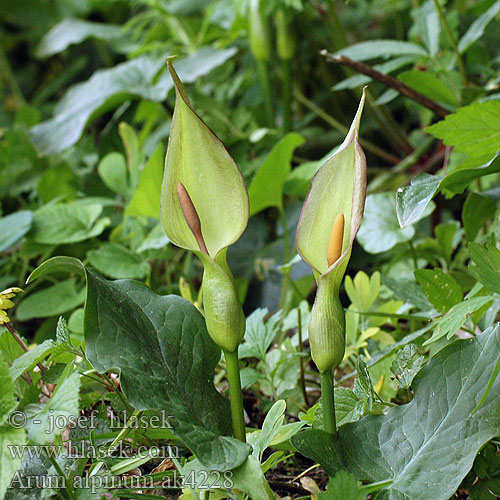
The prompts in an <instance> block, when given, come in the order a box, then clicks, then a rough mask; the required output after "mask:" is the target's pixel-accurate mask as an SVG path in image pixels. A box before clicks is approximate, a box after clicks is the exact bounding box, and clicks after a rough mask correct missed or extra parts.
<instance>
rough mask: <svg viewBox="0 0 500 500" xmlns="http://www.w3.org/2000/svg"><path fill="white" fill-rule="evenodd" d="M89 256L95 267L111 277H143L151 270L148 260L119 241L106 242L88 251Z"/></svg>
mask: <svg viewBox="0 0 500 500" xmlns="http://www.w3.org/2000/svg"><path fill="white" fill-rule="evenodd" d="M87 258H88V260H89V262H90V264H91V265H92V266H93V267H95V268H96V269H97V270H98V271H99V272H100V273H102V274H104V275H105V276H109V277H110V278H115V279H122V278H135V279H142V278H145V277H146V276H147V275H148V274H149V272H150V267H149V264H148V263H147V262H145V261H144V260H143V259H141V258H140V257H139V256H138V255H136V254H134V253H133V252H131V251H130V250H129V249H128V248H126V247H124V246H123V245H119V244H118V243H104V244H103V245H101V246H100V247H99V248H97V249H95V250H90V251H89V252H87Z"/></svg>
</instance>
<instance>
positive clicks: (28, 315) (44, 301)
mask: <svg viewBox="0 0 500 500" xmlns="http://www.w3.org/2000/svg"><path fill="white" fill-rule="evenodd" d="M84 301H85V288H77V282H76V279H75V278H70V279H68V280H65V281H61V282H60V283H57V284H55V285H52V286H49V287H47V288H44V289H43V290H40V291H38V292H34V293H30V294H29V295H28V296H27V297H26V298H25V299H24V300H22V301H21V302H20V303H19V305H18V306H17V310H16V316H17V319H18V320H19V321H27V320H28V319H32V318H50V317H51V316H60V315H61V314H64V313H66V312H68V311H71V310H73V309H74V308H75V307H78V306H80V305H82V304H83V302H84Z"/></svg>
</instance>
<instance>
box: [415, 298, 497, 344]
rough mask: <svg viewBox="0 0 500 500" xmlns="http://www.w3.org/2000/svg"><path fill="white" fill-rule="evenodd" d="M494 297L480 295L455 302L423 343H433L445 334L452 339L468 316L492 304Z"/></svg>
mask: <svg viewBox="0 0 500 500" xmlns="http://www.w3.org/2000/svg"><path fill="white" fill-rule="evenodd" d="M494 299H495V297H493V296H479V297H472V298H470V299H467V300H464V301H463V302H460V303H458V304H455V305H454V306H453V307H452V308H451V309H450V310H449V311H448V312H447V313H446V314H445V315H444V316H443V317H442V318H441V319H440V320H439V321H438V323H437V326H436V329H435V331H434V334H433V335H432V337H431V338H430V339H428V340H426V341H425V342H424V344H423V345H428V344H431V343H432V342H435V341H436V340H439V339H440V338H442V337H444V336H446V337H447V338H448V339H450V338H451V337H453V335H455V333H456V332H457V331H458V329H459V328H461V327H462V325H463V324H464V323H465V321H466V319H467V317H468V316H470V315H471V314H472V313H474V312H476V311H478V310H479V309H481V307H484V306H486V304H490V303H491V302H492V301H493V300H494Z"/></svg>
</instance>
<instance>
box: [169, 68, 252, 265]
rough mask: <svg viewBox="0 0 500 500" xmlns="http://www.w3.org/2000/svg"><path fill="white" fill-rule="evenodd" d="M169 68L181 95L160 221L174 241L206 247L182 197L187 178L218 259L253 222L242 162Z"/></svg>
mask: <svg viewBox="0 0 500 500" xmlns="http://www.w3.org/2000/svg"><path fill="white" fill-rule="evenodd" d="M169 70H170V71H171V73H172V78H173V79H174V80H175V88H176V100H175V109H174V115H173V117H172V125H171V128H170V136H169V138H168V147H167V156H166V158H165V170H164V174H163V182H162V185H161V222H162V225H163V229H164V230H165V233H166V234H167V236H168V237H169V239H170V241H171V242H172V243H174V244H175V245H177V246H179V247H182V248H186V249H188V250H192V251H200V250H202V249H201V248H200V246H199V244H198V243H197V241H196V238H195V236H194V235H193V233H192V231H191V229H190V228H189V226H188V223H187V222H186V218H185V216H184V213H183V209H182V208H181V204H180V202H179V197H178V191H177V189H178V187H179V185H180V184H182V185H183V186H184V188H185V190H186V191H187V194H188V196H189V198H190V199H191V202H192V204H193V206H194V208H195V211H196V212H197V215H198V218H199V221H200V223H201V234H202V236H203V239H204V242H205V244H206V250H207V251H208V255H210V257H211V258H212V259H215V257H216V256H217V255H218V254H219V252H220V251H221V250H223V249H225V248H227V247H228V246H229V245H231V244H233V243H234V242H235V241H237V240H238V239H239V237H240V236H241V235H242V234H243V231H244V230H245V227H246V225H247V223H248V210H249V204H248V193H247V190H246V187H245V182H244V180H243V177H242V175H241V172H240V171H239V169H238V166H237V165H236V163H235V162H234V160H233V159H232V158H231V156H230V155H229V153H228V152H227V150H226V148H225V147H224V144H222V142H221V141H220V140H219V138H218V137H217V136H216V135H215V134H214V133H213V132H212V131H211V130H210V129H209V128H208V127H207V126H206V125H205V123H204V122H203V121H202V120H201V119H200V117H199V116H198V115H197V114H196V112H195V111H194V110H193V108H192V107H191V103H190V101H189V98H188V97H187V94H186V92H185V89H184V87H183V85H182V83H181V81H180V80H179V77H178V76H177V74H176V73H175V70H174V69H173V67H172V65H171V64H170V63H169ZM205 272H206V266H205Z"/></svg>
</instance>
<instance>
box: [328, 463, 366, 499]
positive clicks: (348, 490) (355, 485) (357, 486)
mask: <svg viewBox="0 0 500 500" xmlns="http://www.w3.org/2000/svg"><path fill="white" fill-rule="evenodd" d="M365 498H366V493H365V492H364V491H363V489H362V488H361V483H360V482H359V481H358V480H357V479H356V478H355V477H354V476H353V475H352V474H349V472H347V471H345V470H340V471H339V472H337V474H335V477H333V478H331V479H330V481H329V482H328V488H327V490H326V493H322V494H321V495H320V496H319V499H320V500H347V499H349V500H365Z"/></svg>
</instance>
